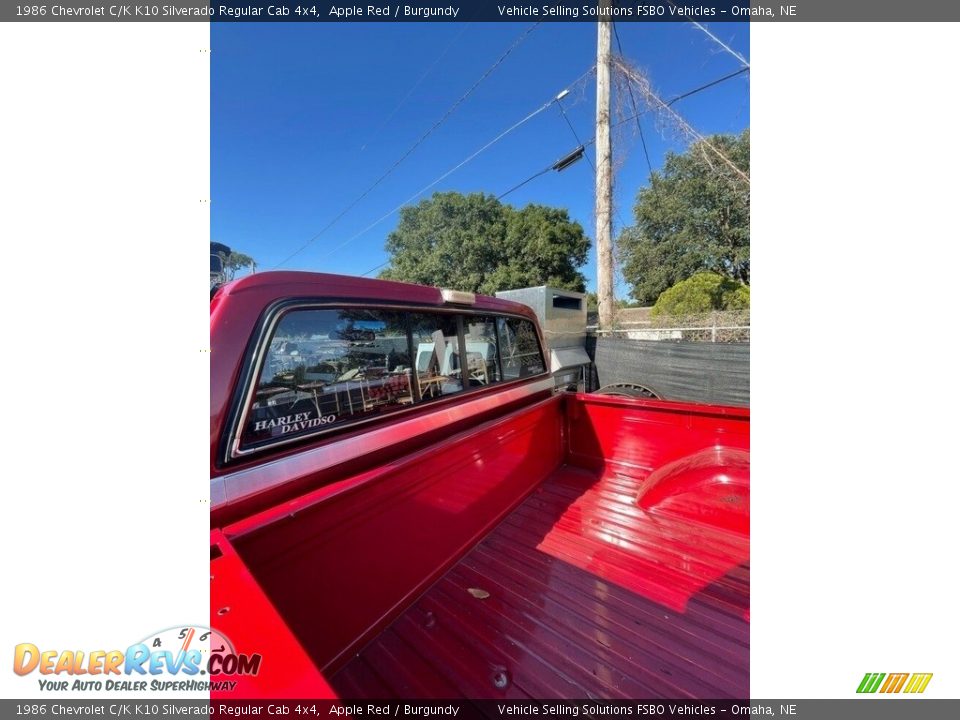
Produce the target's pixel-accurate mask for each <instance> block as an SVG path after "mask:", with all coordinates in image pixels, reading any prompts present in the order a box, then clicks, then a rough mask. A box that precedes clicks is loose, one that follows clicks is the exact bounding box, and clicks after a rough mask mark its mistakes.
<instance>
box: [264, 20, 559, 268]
mask: <svg viewBox="0 0 960 720" xmlns="http://www.w3.org/2000/svg"><path fill="white" fill-rule="evenodd" d="M540 24H541V23H539V22H537V23H534V24H533V25H531V26H530V27H528V28H527V29H526V30H525V31H524V32H523V33H521V35H520V36H519V37H518V38H517V39H516V40H514V42H513V44H512V45H511V46H510V47H508V48H507V50H506V51H505V52H504V53H503V54H502V55H501V56H500V57H499V58H498V59H497V61H496V62H495V63H493V65H491V66H490V67H489V68H487V70H486V71H485V72H484V73H483V75H481V76H480V78H479V79H478V80H477V81H476V82H475V83H474V84H473V85H471V86H470V89H468V90H467V91H466V92H465V93H464V94H463V95H462V96H461V97H460V99H459V100H457V101H456V102H455V103H454V104H453V105H451V106H450V107H449V108H448V109H447V111H446V112H445V113H444V114H443V115H442V116H441V117H440V119H439V120H437V121H436V122H435V123H434V124H433V125H432V126H431V127H430V129H428V130H427V131H426V132H425V133H424V134H423V135H421V136H420V138H419V139H418V140H417V141H416V142H415V143H413V145H411V146H410V148H409V149H408V150H407V151H406V152H405V153H404V154H403V155H401V156H400V158H398V159H397V160H396V162H394V163H393V165H391V166H390V167H389V168H387V170H386V172H384V173H383V174H382V175H381V176H380V177H378V178H377V179H376V180H375V181H374V182H373V184H372V185H370V187H368V188H367V189H366V190H364V191H363V192H362V193H361V194H360V195H359V196H358V197H357V198H356V199H355V200H353V202H351V203H350V204H349V205H347V207H346V208H344V209H343V210H341V211H340V212H339V213H338V214H337V215H336V216H335V217H334V218H333V219H332V220H331V221H330V222H328V223H327V224H326V225H324V227H323V228H322V229H321V230H320V231H319V232H318V233H317V234H315V235H314V236H313V237H311V238H310V239H309V240H307V241H306V242H305V243H304V244H303V245H301V246H300V247H299V248H298V249H297V250H295V251H294V252H293V253H291V254H290V255H288V256H287V257H286V258H285V259H284V260H282V261H281V262H279V263H277V264H276V265H274V268H273V269H277V268H279V267H281V266H282V265H286V264H287V263H288V262H290V261H291V260H292V259H293V258H295V257H296V256H297V255H299V254H300V253H301V252H303V251H304V250H306V249H307V247H309V246H310V244H311V243H313V242H314V241H315V240H316V239H317V238H319V237H320V236H321V235H323V233H325V232H326V231H327V230H329V229H330V228H331V227H333V226H334V224H336V223H337V221H339V220H340V218H342V217H343V216H344V215H346V214H347V213H348V212H350V211H351V210H352V209H353V208H354V207H356V206H357V204H359V203H360V201H362V200H363V199H364V198H365V197H367V195H369V194H370V193H371V192H372V191H373V190H374V188H376V187H377V186H378V185H380V183H382V182H383V181H384V180H386V179H387V177H389V176H390V175H391V174H392V173H393V171H394V170H396V169H397V168H398V167H399V166H400V164H401V163H402V162H403V161H404V160H406V159H407V158H408V157H410V155H412V154H413V152H414V151H415V150H416V149H417V148H418V147H420V145H422V144H423V142H424V141H425V140H426V139H427V138H428V137H430V135H431V134H433V132H434V131H435V130H437V128H439V127H440V126H441V125H443V124H444V123H445V122H446V121H447V119H448V118H449V117H450V116H451V115H452V114H453V113H454V112H456V109H457V108H458V107H460V105H462V104H463V103H464V101H466V99H467V98H468V97H470V95H472V94H473V92H474V91H475V90H476V89H477V88H478V87H479V86H480V84H481V83H482V82H483V81H484V80H486V79H487V78H488V77H489V76H490V75H491V74H492V73H493V71H494V70H496V69H497V68H498V67H499V66H500V65H501V64H502V63H503V61H504V60H506V59H507V57H509V55H510V53H512V52H513V51H514V50H516V49H517V47H519V46H520V45H521V44H522V43H523V41H524V40H526V39H527V37H528V36H529V35H530V33H532V32H533V31H534V30H536V29H537V27H538V26H539V25H540Z"/></svg>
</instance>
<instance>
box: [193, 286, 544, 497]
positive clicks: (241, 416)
mask: <svg viewBox="0 0 960 720" xmlns="http://www.w3.org/2000/svg"><path fill="white" fill-rule="evenodd" d="M339 308H359V309H365V310H374V311H375V310H394V311H402V312H408V313H417V312H427V313H438V314H447V315H461V316H466V315H480V316H491V315H492V316H494V317H510V318H515V319H517V320H523V321H526V322H529V323H531V324H533V326H534V328H535V329H536V330H537V342H538V344H539V346H540V355H541V359H542V360H543V366H544V372H543V373H541V374H540V375H531V376H530V377H527V378H518V379H517V380H506V381H503V380H502V381H500V382H499V383H496V384H495V385H489V386H487V387H483V388H473V389H470V388H464V389H463V390H461V391H460V392H457V393H453V394H451V395H449V396H447V397H444V398H438V399H437V401H436V402H437V403H438V404H440V405H441V406H442V407H446V406H447V404H448V403H449V402H450V401H451V400H452V399H453V398H463V397H464V396H468V397H469V396H471V395H474V394H477V393H481V394H486V393H488V392H493V388H497V389H505V388H508V387H512V386H515V385H517V384H520V383H530V382H531V381H533V380H535V379H536V378H540V377H550V378H552V374H551V373H550V367H549V364H548V363H547V358H546V355H545V354H544V343H543V338H542V336H541V334H540V328H539V327H538V326H537V323H536V321H535V320H531V319H530V318H528V317H526V316H524V315H520V314H517V313H512V312H509V311H497V310H484V309H475V308H472V307H437V306H431V305H401V304H396V303H384V304H379V303H376V302H374V301H367V302H363V301H349V300H347V301H338V300H328V301H323V300H321V301H303V302H297V301H294V302H291V303H286V302H280V303H277V304H276V305H275V306H274V307H272V308H269V309H268V310H267V312H268V313H269V315H268V317H267V319H266V321H265V322H264V323H262V325H261V327H260V331H259V332H258V333H257V336H256V345H255V349H254V353H253V361H252V364H251V366H250V370H249V371H248V373H247V374H246V376H241V378H240V380H239V382H241V383H246V390H245V392H244V393H243V394H242V396H241V398H242V404H241V406H240V408H239V412H236V411H234V412H233V415H234V417H235V418H236V419H235V420H234V422H233V423H232V424H231V425H230V426H229V431H228V435H227V442H226V454H225V457H224V458H223V460H224V463H229V462H230V461H232V460H240V459H243V458H246V457H249V456H250V455H254V454H256V453H262V452H267V451H270V450H273V449H275V448H278V447H283V446H285V445H289V444H290V443H295V442H302V441H303V440H306V439H309V438H315V437H319V436H322V435H325V434H328V433H330V432H332V431H335V430H340V429H346V428H355V427H358V426H361V425H365V424H367V423H370V422H379V421H381V420H382V419H383V417H385V416H384V415H378V416H374V417H368V418H359V419H357V420H353V421H350V422H349V423H344V424H343V425H339V426H337V427H333V428H324V429H318V430H316V431H314V432H311V433H304V434H302V435H297V436H294V437H290V438H285V439H278V440H276V441H274V442H269V441H264V442H263V444H261V445H258V446H256V447H249V448H242V447H241V446H240V442H241V434H242V428H243V427H244V426H245V424H246V421H247V416H248V415H249V413H250V407H251V405H252V400H253V395H254V392H255V387H256V384H257V380H258V379H259V377H260V373H261V371H262V368H263V362H264V359H265V358H266V354H267V349H268V348H269V339H270V338H272V337H273V333H274V331H275V330H276V326H277V324H278V323H279V322H280V320H281V318H283V317H284V316H285V315H287V314H288V313H290V312H296V311H299V310H329V309H339ZM499 345H500V344H499V339H498V342H497V354H498V357H499V354H500V346H499ZM430 404H432V402H431V403H430ZM424 407H425V406H424V404H422V403H421V404H419V405H418V404H413V405H411V406H410V407H408V408H400V409H397V410H394V411H392V412H390V413H389V415H388V417H397V416H402V415H405V414H407V413H410V412H412V411H414V410H422V409H423V408H424ZM211 491H212V489H211ZM211 502H212V496H211Z"/></svg>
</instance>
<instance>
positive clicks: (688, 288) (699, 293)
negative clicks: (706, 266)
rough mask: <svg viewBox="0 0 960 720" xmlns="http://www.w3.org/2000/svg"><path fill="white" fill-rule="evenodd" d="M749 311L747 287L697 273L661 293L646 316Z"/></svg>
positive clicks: (722, 277) (708, 274)
mask: <svg viewBox="0 0 960 720" xmlns="http://www.w3.org/2000/svg"><path fill="white" fill-rule="evenodd" d="M749 309H750V288H749V287H747V286H746V285H744V284H743V283H741V282H738V281H736V280H731V279H730V278H727V277H724V276H723V275H719V274H717V273H714V272H699V273H696V274H694V275H692V276H691V277H689V278H687V279H686V280H681V281H680V282H678V283H677V284H676V285H674V286H673V287H671V288H668V289H667V290H665V291H664V292H663V293H662V294H661V295H660V297H659V298H657V302H656V304H655V305H654V306H653V310H651V311H650V314H651V315H652V316H653V317H658V316H661V315H696V314H699V313H705V312H710V311H711V310H749Z"/></svg>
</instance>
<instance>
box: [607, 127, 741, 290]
mask: <svg viewBox="0 0 960 720" xmlns="http://www.w3.org/2000/svg"><path fill="white" fill-rule="evenodd" d="M708 141H709V142H710V143H711V144H713V145H714V147H716V148H717V149H718V150H720V151H721V152H722V153H723V154H724V155H726V156H727V157H729V158H730V160H731V161H732V162H733V163H734V164H735V165H736V166H737V167H739V168H740V169H742V170H743V171H744V172H747V173H749V170H750V131H749V130H744V131H743V133H741V134H740V135H715V136H713V137H710V138H708ZM712 157H713V160H712V161H711V154H710V153H709V152H706V151H704V148H703V147H702V145H701V144H700V143H694V144H693V145H692V146H691V147H690V148H689V149H688V150H687V151H686V152H684V153H681V154H676V153H670V154H668V155H667V159H666V162H665V163H664V166H663V170H662V171H660V172H654V173H653V175H652V176H651V181H650V186H649V187H645V188H642V189H641V190H640V192H639V193H638V195H637V203H636V206H635V207H634V216H635V220H636V225H634V226H632V227H629V228H626V229H625V230H624V231H623V233H622V234H621V236H620V238H619V239H618V241H617V243H618V247H619V253H620V260H621V263H622V267H623V276H624V278H625V279H626V281H627V282H628V283H630V284H631V285H632V290H631V294H632V295H633V297H634V298H635V299H636V300H638V301H640V302H646V303H649V302H653V301H654V300H656V299H657V298H658V297H659V296H660V294H661V293H662V292H664V291H665V290H667V288H670V287H672V286H673V285H676V284H677V283H678V282H680V281H681V280H685V279H686V278H688V277H690V276H691V275H693V274H694V273H696V272H698V271H701V270H706V271H711V272H715V273H718V274H720V275H723V276H724V277H728V278H730V279H732V280H736V281H738V282H741V283H744V284H747V285H749V284H750V192H749V187H747V186H746V185H744V184H743V182H742V181H741V180H739V179H737V178H736V177H734V176H732V174H731V173H730V172H729V170H724V169H723V168H721V167H719V166H718V165H719V163H717V161H716V157H715V155H714V156H712Z"/></svg>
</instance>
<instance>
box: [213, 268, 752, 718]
mask: <svg viewBox="0 0 960 720" xmlns="http://www.w3.org/2000/svg"><path fill="white" fill-rule="evenodd" d="M210 332H211V348H212V353H211V356H210V357H211V387H210V390H211V405H210V472H211V485H210V499H211V548H210V550H211V563H210V575H211V579H210V594H211V608H210V624H211V627H213V628H216V630H217V631H218V632H219V633H221V634H222V637H224V638H229V642H230V643H232V646H233V647H236V648H238V649H247V650H250V649H252V650H254V651H255V652H257V653H260V654H261V656H262V662H261V663H260V664H259V667H258V668H257V672H256V673H243V672H240V671H238V672H237V673H235V674H234V675H233V676H227V675H224V676H222V677H231V679H232V680H234V681H235V686H233V689H232V690H231V691H229V692H222V693H219V692H217V691H215V692H214V697H219V698H222V699H241V698H270V697H277V698H338V697H339V698H351V699H353V698H381V699H383V698H391V697H397V698H462V697H466V698H496V699H499V698H503V699H509V698H609V699H614V698H629V699H639V698H677V699H680V698H725V697H730V698H745V697H748V694H749V682H748V674H749V575H750V571H749V522H750V520H749V492H750V490H749V437H750V436H749V411H748V410H747V409H744V408H733V407H718V406H709V405H696V404H689V403H680V402H671V401H665V400H652V399H631V398H617V397H608V396H603V395H597V394H588V393H579V392H560V391H558V390H556V388H555V383H554V380H553V377H552V375H551V372H550V371H551V368H550V367H549V358H548V357H547V356H546V355H545V353H544V349H543V348H544V343H543V337H542V333H541V330H540V328H539V326H538V323H537V319H536V315H535V314H534V313H533V312H532V311H531V310H530V309H529V308H528V307H526V306H525V305H521V304H518V303H514V302H509V301H506V300H501V299H495V298H489V297H481V296H474V295H473V294H472V293H463V292H456V291H449V290H439V289H437V288H428V287H421V286H417V285H410V284H406V283H397V282H388V281H382V280H372V279H362V278H349V277H341V276H335V275H321V274H311V273H296V272H275V273H263V274H256V275H251V276H249V277H245V278H243V279H240V280H237V281H234V282H232V283H229V284H227V285H225V286H223V287H221V288H220V289H218V290H217V291H216V292H215V294H214V295H213V297H212V299H211V306H210Z"/></svg>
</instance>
